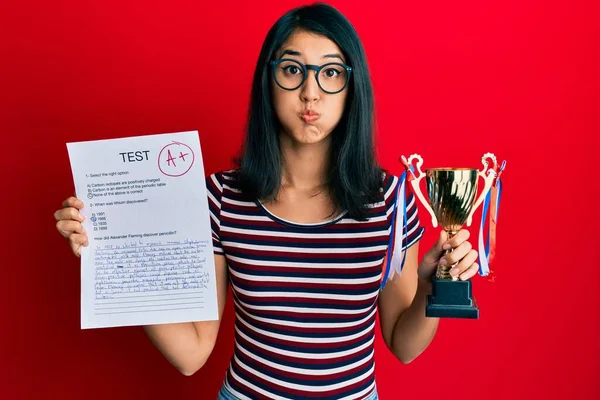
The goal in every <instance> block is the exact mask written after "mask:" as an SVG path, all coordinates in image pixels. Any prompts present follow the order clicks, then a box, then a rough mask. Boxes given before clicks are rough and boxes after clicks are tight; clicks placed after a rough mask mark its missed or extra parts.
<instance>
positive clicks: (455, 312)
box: [425, 276, 479, 319]
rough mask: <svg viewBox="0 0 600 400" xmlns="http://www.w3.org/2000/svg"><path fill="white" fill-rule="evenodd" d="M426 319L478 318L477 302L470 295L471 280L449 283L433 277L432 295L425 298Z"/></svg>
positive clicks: (449, 281)
mask: <svg viewBox="0 0 600 400" xmlns="http://www.w3.org/2000/svg"><path fill="white" fill-rule="evenodd" d="M425 315H426V316H427V317H438V318H473V319H478V318H479V309H478V308H477V302H476V301H475V299H474V298H473V295H472V286H471V280H470V279H468V280H466V281H460V280H458V281H451V280H447V279H439V278H437V277H435V276H434V277H433V286H432V294H431V295H429V296H427V307H426V309H425Z"/></svg>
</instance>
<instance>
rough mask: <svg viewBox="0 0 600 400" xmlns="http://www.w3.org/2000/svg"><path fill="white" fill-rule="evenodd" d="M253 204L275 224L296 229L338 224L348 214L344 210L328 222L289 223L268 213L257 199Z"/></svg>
mask: <svg viewBox="0 0 600 400" xmlns="http://www.w3.org/2000/svg"><path fill="white" fill-rule="evenodd" d="M254 202H255V203H256V205H257V206H258V208H260V209H261V210H262V212H263V213H264V214H266V215H267V217H269V218H270V219H272V220H274V221H275V222H279V223H282V224H284V225H289V226H292V227H296V228H319V227H323V226H328V225H332V224H335V223H336V222H338V221H339V220H341V219H342V218H343V217H344V216H345V215H346V214H347V213H348V210H344V211H342V212H341V213H340V214H338V215H337V216H335V217H333V218H330V219H328V220H325V221H320V222H312V223H301V222H294V221H289V220H287V219H284V218H281V217H278V216H277V215H275V214H273V213H272V212H271V211H269V210H268V209H267V207H265V205H264V204H263V203H262V202H261V201H260V200H259V199H255V200H254Z"/></svg>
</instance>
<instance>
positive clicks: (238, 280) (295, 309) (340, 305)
mask: <svg viewBox="0 0 600 400" xmlns="http://www.w3.org/2000/svg"><path fill="white" fill-rule="evenodd" d="M234 172H235V171H233V170H229V171H221V172H218V173H214V174H212V175H209V176H208V177H207V178H206V186H207V189H208V200H209V201H208V203H209V208H210V217H211V225H212V237H213V247H214V253H215V254H221V255H225V257H226V259H227V264H228V275H229V283H230V284H231V289H232V293H233V301H234V309H235V335H234V337H235V345H234V353H233V357H232V359H231V362H230V365H229V369H228V371H227V374H226V376H225V381H224V384H225V386H226V388H227V389H228V390H229V391H231V392H232V393H234V394H235V395H236V396H237V397H239V398H240V399H298V398H303V399H305V398H313V399H332V400H333V399H335V400H339V399H363V398H365V397H367V396H368V395H369V394H371V393H373V391H374V390H375V361H374V354H373V353H374V340H375V322H376V319H375V314H376V312H377V300H378V296H379V290H380V284H381V279H382V274H383V269H384V268H385V266H384V265H383V259H384V257H385V255H386V251H387V250H388V242H389V239H390V232H391V224H392V216H393V209H394V205H395V202H396V196H397V190H396V188H397V184H398V182H399V179H398V177H397V176H395V175H391V174H386V173H385V172H384V173H383V176H382V187H381V200H380V201H378V202H377V203H374V204H370V205H369V220H368V221H362V222H361V221H356V220H354V219H351V218H346V217H345V214H346V212H343V213H341V214H340V215H338V216H337V217H335V218H333V219H331V220H329V221H324V222H321V223H314V224H306V223H295V222H291V221H287V220H284V219H282V218H279V217H277V216H276V215H274V214H273V213H271V212H270V211H269V210H267V209H266V208H265V207H264V205H263V204H262V203H261V202H260V201H259V200H258V199H252V198H249V197H248V196H244V195H243V193H242V192H241V191H240V190H239V189H237V188H236V187H237V185H236V184H235V179H234V175H233V173H234ZM423 230H424V229H423V227H421V226H420V225H419V218H418V215H417V206H416V204H415V198H414V196H413V194H412V193H410V194H409V196H408V199H407V223H406V225H405V226H404V234H405V235H406V234H407V235H408V240H406V238H405V240H404V241H403V244H404V247H405V248H408V247H410V246H411V245H412V244H414V243H415V242H417V241H418V240H419V239H420V238H421V236H422V234H423Z"/></svg>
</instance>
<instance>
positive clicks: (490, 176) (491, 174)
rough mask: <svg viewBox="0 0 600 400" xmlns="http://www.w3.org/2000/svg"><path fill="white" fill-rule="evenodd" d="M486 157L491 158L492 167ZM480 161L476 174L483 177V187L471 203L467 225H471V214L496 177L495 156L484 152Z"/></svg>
mask: <svg viewBox="0 0 600 400" xmlns="http://www.w3.org/2000/svg"><path fill="white" fill-rule="evenodd" d="M488 158H490V159H491V160H492V164H493V165H492V167H490V165H489V163H488V161H487V159H488ZM481 163H482V164H483V169H482V170H481V171H477V175H479V176H480V177H482V178H483V180H484V182H485V185H484V187H483V190H482V191H481V193H480V194H479V197H477V200H476V201H475V204H474V205H473V208H472V209H471V212H470V213H469V216H468V217H467V226H471V223H472V222H473V214H475V211H476V210H477V207H479V206H480V205H481V203H482V202H483V200H484V199H485V196H486V195H487V193H488V192H489V191H490V189H491V188H492V184H493V183H494V180H495V179H496V171H497V170H498V162H497V161H496V156H495V155H494V154H493V153H485V154H484V155H483V157H481Z"/></svg>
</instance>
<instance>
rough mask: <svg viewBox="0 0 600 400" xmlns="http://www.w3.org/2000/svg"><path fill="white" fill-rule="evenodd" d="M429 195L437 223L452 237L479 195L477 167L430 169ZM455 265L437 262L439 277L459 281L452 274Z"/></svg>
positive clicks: (428, 172) (428, 176)
mask: <svg viewBox="0 0 600 400" xmlns="http://www.w3.org/2000/svg"><path fill="white" fill-rule="evenodd" d="M425 173H426V177H427V194H428V197H429V204H430V206H431V208H432V209H433V213H434V214H435V216H436V218H437V220H438V223H439V224H440V225H441V227H442V228H444V230H445V231H446V232H447V233H448V239H451V238H452V237H453V236H454V235H456V233H457V232H458V231H459V230H460V229H461V228H462V226H463V225H464V224H465V222H467V218H468V217H469V215H470V214H471V210H472V209H473V205H474V204H475V196H476V195H477V176H478V175H477V170H476V169H469V168H428V169H426V170H425ZM452 267H453V266H452V265H449V266H443V265H438V268H437V272H436V276H437V277H438V278H440V279H451V280H454V281H456V280H458V278H457V277H453V276H451V275H450V269H452Z"/></svg>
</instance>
